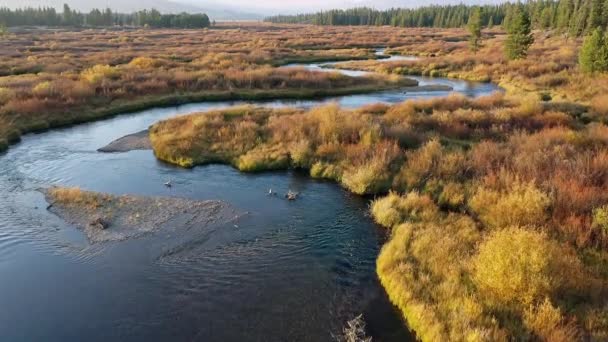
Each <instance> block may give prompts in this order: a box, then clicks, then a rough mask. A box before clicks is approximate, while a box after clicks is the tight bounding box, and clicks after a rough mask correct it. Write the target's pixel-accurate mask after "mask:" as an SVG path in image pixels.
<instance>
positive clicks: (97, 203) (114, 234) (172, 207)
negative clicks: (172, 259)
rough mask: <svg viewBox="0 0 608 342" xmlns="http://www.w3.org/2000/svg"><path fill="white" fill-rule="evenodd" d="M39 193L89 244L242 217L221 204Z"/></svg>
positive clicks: (73, 192) (57, 191) (51, 191)
mask: <svg viewBox="0 0 608 342" xmlns="http://www.w3.org/2000/svg"><path fill="white" fill-rule="evenodd" d="M43 193H44V195H45V198H46V200H47V202H48V203H50V205H49V207H48V210H49V211H50V212H52V213H54V214H56V215H57V216H59V217H60V218H62V219H63V220H65V221H66V222H68V223H70V224H72V225H74V226H76V227H77V228H79V229H81V230H82V231H84V233H85V234H86V236H87V239H88V240H89V242H90V243H92V244H95V243H101V242H109V241H121V240H126V239H131V238H137V237H140V236H143V235H146V234H149V233H153V232H156V231H158V230H161V229H172V230H181V229H184V230H189V229H191V228H196V229H201V228H202V229H204V228H208V227H212V226H216V225H218V224H223V223H227V222H230V221H233V220H237V219H238V218H239V217H240V216H242V215H241V214H239V213H238V212H237V211H236V210H235V209H234V208H232V207H231V206H230V205H228V204H227V203H225V202H221V201H196V200H189V199H183V198H173V197H143V196H132V195H123V196H114V195H109V194H103V193H97V192H91V191H83V190H80V189H77V188H58V187H53V188H50V189H45V190H43Z"/></svg>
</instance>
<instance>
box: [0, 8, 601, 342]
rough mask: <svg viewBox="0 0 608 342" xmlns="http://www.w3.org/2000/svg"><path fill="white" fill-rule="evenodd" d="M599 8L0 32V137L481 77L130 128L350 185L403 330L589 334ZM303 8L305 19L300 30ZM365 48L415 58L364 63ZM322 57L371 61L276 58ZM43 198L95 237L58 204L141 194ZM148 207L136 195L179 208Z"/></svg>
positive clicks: (595, 302)
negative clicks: (410, 94) (425, 94)
mask: <svg viewBox="0 0 608 342" xmlns="http://www.w3.org/2000/svg"><path fill="white" fill-rule="evenodd" d="M598 13H599V14H598ZM605 13H608V4H605V2H602V1H586V0H580V1H568V0H560V1H530V2H527V3H526V4H524V5H515V4H508V5H500V6H486V7H483V8H481V9H480V8H472V7H469V6H465V5H461V6H445V7H443V6H437V7H432V8H424V9H420V10H412V11H409V10H403V11H398V10H394V11H385V12H379V11H373V10H366V9H359V10H352V11H331V12H324V13H319V14H311V15H301V16H279V17H272V18H269V19H268V21H271V23H220V24H217V25H215V26H214V27H213V28H212V29H204V30H174V29H162V30H161V29H147V28H146V29H144V28H122V29H106V30H98V29H90V28H84V29H78V30H71V29H56V30H39V29H22V30H13V31H11V32H9V33H8V34H5V35H3V36H2V38H0V39H2V40H3V41H2V42H3V43H5V45H6V46H8V47H9V49H3V50H2V51H0V54H1V55H2V57H3V59H2V62H1V63H0V73H2V77H0V150H2V149H7V148H8V144H10V143H14V142H17V141H18V140H19V138H20V135H21V134H22V133H25V132H37V131H41V130H44V129H47V128H50V127H55V126H62V125H68V124H73V123H78V122H84V121H89V120H93V119H96V118H101V117H104V116H109V115H113V114H118V113H122V112H126V111H132V110H136V109H141V108H147V107H151V106H163V105H173V104H178V103H184V102H192V101H212V100H223V99H245V100H251V101H254V100H262V99H270V98H281V97H288V98H310V97H315V96H325V95H336V94H351V93H359V92H370V91H379V90H385V89H407V87H412V86H416V85H417V82H416V81H415V80H413V79H410V78H408V76H419V75H423V76H430V77H449V78H459V79H466V80H471V81H481V82H493V83H496V84H499V85H500V86H501V87H503V88H504V90H505V91H504V92H497V93H495V94H492V95H489V96H483V97H478V98H469V97H465V96H463V95H459V94H452V95H450V96H448V97H442V98H434V99H417V100H409V101H406V102H403V103H399V104H393V105H389V104H381V103H378V104H368V105H366V106H363V107H360V108H354V109H351V108H342V107H340V106H339V105H337V104H330V105H324V106H318V107H315V108H299V107H282V108H271V107H263V106H259V105H257V104H255V103H254V104H250V105H242V106H237V107H231V108H226V109H215V110H211V111H206V112H201V113H192V114H187V115H180V116H176V117H172V118H168V119H164V120H161V121H158V122H156V123H155V124H153V125H152V126H151V127H150V128H149V131H148V133H147V134H148V135H149V142H148V140H146V139H145V134H146V133H139V134H137V135H133V136H131V137H129V139H131V138H134V139H136V140H135V143H136V145H137V146H139V147H140V148H146V147H148V144H150V145H151V147H152V149H153V151H154V155H155V156H156V158H157V159H159V160H161V161H164V162H167V163H170V164H174V165H177V166H181V167H185V168H193V167H196V166H200V165H207V164H214V163H221V164H227V165H231V166H233V167H234V168H236V169H238V170H239V171H242V172H248V173H260V172H263V171H273V170H290V169H295V170H301V171H304V172H306V173H307V174H309V175H310V176H311V177H313V178H317V179H326V180H330V181H333V182H336V183H338V184H340V185H341V186H342V187H343V188H345V189H347V190H348V191H350V192H352V193H354V194H357V195H361V196H364V198H366V199H368V200H369V202H370V204H369V211H370V212H371V215H372V217H373V219H374V220H375V221H376V223H377V224H378V225H380V226H382V227H384V228H386V233H387V237H388V238H387V241H386V243H385V245H384V246H383V247H382V250H381V252H380V254H379V256H378V259H377V262H376V272H377V275H378V277H379V280H380V282H381V284H382V286H383V287H384V289H385V290H386V292H387V294H388V297H389V298H390V300H391V302H392V303H393V304H394V305H395V306H396V307H397V308H398V309H399V312H400V313H401V314H402V316H403V318H404V320H405V322H406V323H407V326H408V327H409V328H410V329H412V330H413V331H414V332H415V334H416V337H417V338H418V339H420V340H423V341H510V340H542V341H577V340H580V341H601V340H606V339H608V310H607V309H606V308H607V307H608V301H607V298H608V292H607V289H608V272H607V271H606V270H607V269H608V126H607V124H608V95H607V94H608V75H607V74H606V70H608V64H606V61H607V60H608V57H607V55H606V54H607V53H608V52H607V51H608V48H607V45H606V44H607V43H606V38H605V36H604V30H605V28H606V24H608V22H606V20H603V19H602V18H603V17H604V16H605ZM456 14H459V15H458V16H456ZM472 14H473V15H472ZM364 16H365V17H366V18H367V20H362V19H361V18H363V17H364ZM353 18H354V19H353ZM420 18H422V19H420ZM566 19H568V20H566ZM311 20H312V22H313V23H315V24H318V25H322V26H314V25H304V24H302V22H311ZM354 21H357V22H356V23H355V22H354ZM286 22H289V23H291V24H284V23H286ZM346 24H349V25H353V24H356V26H345V25H346ZM389 24H390V25H392V26H382V25H389ZM465 24H468V30H467V29H466V28H464V27H463V26H464V25H465ZM367 25H369V26H367ZM411 26H417V27H416V28H411ZM420 26H423V27H424V28H421V27H420ZM482 27H483V29H482ZM380 47H386V48H387V49H386V50H385V53H387V54H391V55H399V56H417V57H418V58H416V59H400V60H391V61H388V62H387V61H380V60H378V59H379V58H380V56H378V54H376V49H377V48H380ZM324 61H325V62H329V61H333V62H341V63H337V64H333V63H332V64H331V68H337V69H345V70H361V71H369V72H370V73H369V74H365V75H364V76H362V77H351V76H347V75H345V74H342V73H340V72H335V71H333V72H322V71H311V70H308V69H306V68H302V67H293V68H285V67H280V66H284V65H286V64H291V63H313V62H324ZM142 139H143V140H142ZM46 196H47V198H48V199H52V201H53V202H54V203H55V204H54V205H55V206H57V208H59V209H58V210H59V211H58V213H59V214H60V216H61V215H63V216H65V217H67V218H66V220H71V221H72V222H73V223H74V224H76V225H77V226H80V227H81V228H83V229H84V230H85V231H87V232H91V231H93V232H97V233H96V234H97V235H99V234H100V233H99V232H101V231H105V229H101V230H99V229H98V230H95V229H94V228H95V227H93V228H91V227H92V226H91V224H90V223H91V221H90V219H89V218H86V219H85V218H82V217H76V218H74V217H73V215H75V213H78V212H80V211H81V210H82V208H84V209H85V210H86V211H88V212H90V213H91V215H96V216H99V215H106V216H108V217H113V214H112V213H108V212H107V210H110V211H112V212H114V211H115V210H118V209H116V208H123V207H124V206H125V205H124V203H126V202H129V201H131V202H129V203H131V204H132V203H135V202H137V203H140V204H138V205H140V206H141V203H144V204H145V203H146V202H145V201H143V202H142V200H141V199H135V200H133V199H129V198H128V197H124V198H116V197H112V196H110V195H104V194H99V193H91V192H85V191H81V190H79V189H65V188H52V189H51V190H48V191H47V192H46ZM125 201H126V202H125ZM133 201H135V202H133ZM156 201H160V200H159V199H157V200H156ZM164 201H165V202H162V203H160V202H158V203H156V202H155V203H153V204H154V205H155V206H161V207H166V208H169V209H168V210H169V211H173V210H176V211H182V210H186V209H184V208H185V207H184V206H187V205H188V204H187V203H186V202H183V203H182V202H179V203H178V204H179V205H177V204H175V203H172V202H171V203H170V201H169V200H166V199H165V200H164ZM167 201H169V202H167ZM184 201H186V200H184ZM216 204H217V203H216ZM138 205H134V207H135V208H137V207H138ZM217 205H218V206H219V207H221V205H219V204H217ZM219 207H218V208H219ZM205 208H207V207H206V206H205ZM214 208H215V207H214ZM150 210H151V209H148V211H147V213H148V214H149V212H150ZM214 210H215V209H214ZM218 210H219V209H218ZM66 213H67V214H66ZM70 213H71V214H70ZM124 213H125V215H127V217H131V216H130V215H134V214H133V213H131V212H124ZM148 214H146V215H148ZM70 215H72V216H70ZM205 215H206V214H205ZM195 216H196V215H195ZM69 217H72V218H71V219H69ZM136 217H137V218H139V217H140V216H136ZM151 217H152V218H153V217H154V216H153V215H152V216H151ZM196 217H198V216H196ZM152 218H150V219H152ZM121 220H122V221H121ZM124 220H127V219H124ZM124 220H123V219H119V220H118V222H119V224H123V225H124V222H127V221H128V220H127V221H124ZM167 220H168V219H167ZM201 220H202V219H201ZM108 221H109V219H107V218H105V216H104V217H102V218H101V221H99V220H94V223H95V224H94V225H97V226H98V225H99V224H101V225H102V226H104V222H108ZM121 222H122V223H121ZM129 222H131V221H129ZM133 222H134V223H133ZM133 222H131V223H130V224H132V225H134V226H138V227H139V226H141V225H142V224H143V223H142V222H140V221H133ZM146 222H147V221H146ZM163 222H164V221H163ZM159 224H160V225H162V224H163V223H159ZM159 224H157V225H156V226H158V225H159ZM143 225H144V226H145V224H143ZM156 226H155V227H156ZM104 234H105V233H104ZM97 235H95V236H97ZM89 237H90V236H89ZM102 240H103V239H102ZM256 241H257V240H256ZM364 326H365V322H364V321H363V319H362V318H361V317H357V318H356V319H355V320H353V321H351V323H350V324H349V329H347V330H345V334H347V335H349V336H351V338H356V337H357V336H361V339H366V338H367V337H366V334H365V331H363V330H364V329H363V327H364ZM353 336H354V337H353Z"/></svg>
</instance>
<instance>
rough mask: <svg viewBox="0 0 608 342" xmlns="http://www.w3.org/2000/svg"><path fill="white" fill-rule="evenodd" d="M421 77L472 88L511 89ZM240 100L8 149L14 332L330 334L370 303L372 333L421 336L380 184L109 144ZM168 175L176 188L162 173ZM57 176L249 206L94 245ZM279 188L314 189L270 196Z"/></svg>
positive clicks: (237, 337) (387, 98)
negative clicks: (376, 219) (179, 160)
mask: <svg viewBox="0 0 608 342" xmlns="http://www.w3.org/2000/svg"><path fill="white" fill-rule="evenodd" d="M393 58H396V57H393ZM317 67H318V66H315V65H310V66H307V68H311V69H314V68H317ZM345 72H346V73H348V71H345ZM417 79H418V80H419V81H420V82H421V84H425V82H428V83H435V84H436V83H441V84H448V85H451V86H453V87H454V90H455V91H456V92H460V93H464V94H467V95H469V96H479V95H485V94H489V93H492V92H494V91H496V90H498V88H497V87H496V86H494V85H491V84H479V83H470V82H463V81H456V80H448V79H428V78H417ZM446 94H447V92H434V93H404V92H403V91H399V90H394V91H385V92H378V93H374V94H367V95H352V96H342V97H337V98H331V99H323V100H314V101H271V102H265V103H263V104H264V105H268V106H275V107H279V106H302V107H310V106H314V105H319V104H322V103H326V102H338V103H339V104H341V105H342V106H345V107H358V106H361V105H365V104H370V103H376V102H385V103H396V102H400V101H403V100H406V99H409V98H418V97H430V96H445V95H446ZM235 104H242V102H221V103H217V102H216V103H197V104H189V105H183V106H179V107H173V108H158V109H150V110H145V111H142V112H139V113H133V114H127V115H122V116H118V117H115V118H112V119H107V120H103V121H98V122H94V123H88V124H83V125H78V126H74V127H70V128H65V129H57V130H53V131H50V132H47V133H43V134H38V135H27V136H25V137H24V139H23V141H22V142H21V143H20V144H18V145H15V146H13V147H11V148H10V150H9V151H8V152H7V153H5V154H3V155H0V196H1V198H2V199H1V202H0V303H2V310H0V334H1V336H2V340H3V341H34V340H40V341H42V340H43V341H83V340H86V341H114V340H120V341H167V340H174V341H329V340H332V335H335V334H339V333H340V331H341V329H342V327H343V326H344V324H345V322H346V321H347V320H348V319H351V318H353V317H354V316H356V315H358V314H360V313H363V314H364V316H365V320H366V321H367V325H368V333H369V334H370V335H372V336H373V337H374V340H375V341H404V340H405V341H407V340H412V339H413V338H412V335H411V334H410V333H409V332H408V331H407V330H406V329H405V328H404V325H403V323H402V322H401V320H400V318H399V313H398V312H397V311H396V310H395V309H394V308H393V307H392V306H391V305H390V303H389V302H388V300H387V298H386V295H385V294H384V291H383V290H382V288H381V286H380V285H379V283H378V280H377V278H376V275H375V259H376V257H377V255H378V252H379V248H380V246H381V245H382V243H383V241H384V240H385V238H386V232H385V231H384V230H383V229H381V228H379V227H378V226H376V225H375V224H374V223H373V221H372V219H371V218H370V217H368V214H367V212H368V211H367V209H368V200H367V199H364V198H361V197H358V196H354V195H352V194H349V193H348V192H346V191H344V190H343V189H341V188H340V187H339V186H337V185H335V184H332V183H329V182H323V181H315V180H311V179H309V178H308V177H307V176H306V175H303V174H299V173H297V172H277V173H264V174H255V175H250V174H242V173H239V172H237V171H235V170H233V169H232V168H230V167H227V166H220V165H212V166H205V167H197V168H195V169H192V170H184V169H179V168H176V167H173V166H170V165H166V164H164V163H161V162H158V161H157V160H156V159H155V158H154V156H153V155H152V152H151V151H133V152H129V153H121V154H103V153H98V152H96V150H97V149H98V148H99V147H101V146H104V145H106V144H107V143H109V142H111V141H113V140H114V139H117V138H119V137H121V136H124V135H127V134H130V133H134V132H138V131H140V130H143V129H146V128H147V127H148V126H149V125H151V124H153V123H154V122H156V121H158V120H160V119H165V118H168V117H172V116H175V115H179V114H186V113H191V112H196V111H204V110H209V109H215V108H222V107H227V106H231V105H235ZM168 179H171V180H172V182H173V184H174V186H173V187H172V188H171V189H168V188H165V187H164V186H163V183H164V182H165V181H166V180H168ZM51 185H62V186H78V187H81V188H83V189H87V190H94V191H101V192H108V193H113V194H127V193H128V194H136V195H150V196H177V197H184V198H191V199H218V200H224V201H226V202H228V203H230V204H232V205H233V206H234V207H236V208H237V209H238V210H240V211H242V212H247V213H248V214H247V215H245V216H244V217H243V218H242V219H241V220H240V222H238V224H237V225H235V224H234V223H230V224H226V225H221V226H219V227H216V228H214V229H213V230H212V231H207V232H204V233H197V232H192V233H188V234H185V235H184V236H179V237H175V236H165V235H163V234H162V233H157V234H152V235H149V236H146V237H143V238H140V239H135V240H130V241H125V242H119V243H108V244H98V245H89V244H88V243H87V241H86V239H85V238H84V236H83V235H82V234H81V233H80V232H79V231H78V230H76V229H75V228H73V227H70V226H68V225H66V224H65V223H64V222H62V221H61V220H60V219H59V218H57V217H56V216H54V215H53V214H50V213H49V212H47V211H46V205H47V204H46V203H45V201H44V199H43V197H42V195H41V194H40V193H39V192H38V191H37V189H39V188H40V187H48V186H51ZM269 188H272V189H273V190H274V191H276V192H279V193H283V192H286V191H287V190H294V191H298V192H300V193H302V197H301V199H299V200H298V201H296V202H287V201H285V200H282V199H281V198H276V197H268V196H267V195H266V193H267V191H268V189H269Z"/></svg>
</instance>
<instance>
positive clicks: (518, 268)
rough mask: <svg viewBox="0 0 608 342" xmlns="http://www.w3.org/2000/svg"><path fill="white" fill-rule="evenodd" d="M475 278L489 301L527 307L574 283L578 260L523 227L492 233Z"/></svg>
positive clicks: (477, 260)
mask: <svg viewBox="0 0 608 342" xmlns="http://www.w3.org/2000/svg"><path fill="white" fill-rule="evenodd" d="M474 267H475V272H474V276H473V279H474V281H475V284H476V285H477V287H478V289H479V291H480V292H481V293H482V294H483V295H484V297H485V298H487V299H488V300H489V301H490V302H492V303H494V304H497V305H506V306H508V307H513V306H519V305H524V306H528V305H530V304H533V303H535V302H536V301H538V300H542V299H543V298H545V297H551V296H552V295H554V294H556V292H557V291H558V290H560V289H562V288H564V287H565V286H567V285H570V284H571V280H572V279H567V278H569V277H573V278H576V277H575V275H576V274H578V273H580V268H581V265H580V263H579V262H578V260H577V259H573V258H571V257H570V255H569V253H567V251H566V250H565V249H564V248H563V247H561V246H560V245H559V244H558V243H557V242H554V241H552V240H549V239H548V238H547V236H545V235H544V234H542V233H538V232H535V231H531V230H526V229H522V228H507V229H503V230H499V231H496V232H494V233H492V234H491V235H490V236H489V237H488V238H487V239H486V240H485V241H484V242H483V243H482V244H481V246H480V247H479V253H478V254H477V256H476V257H475V260H474Z"/></svg>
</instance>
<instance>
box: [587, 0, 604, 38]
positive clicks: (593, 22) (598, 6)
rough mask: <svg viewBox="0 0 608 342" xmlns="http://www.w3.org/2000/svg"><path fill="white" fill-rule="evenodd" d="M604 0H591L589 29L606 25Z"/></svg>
mask: <svg viewBox="0 0 608 342" xmlns="http://www.w3.org/2000/svg"><path fill="white" fill-rule="evenodd" d="M603 7H604V0H591V11H590V13H589V19H588V22H587V30H588V31H591V30H595V28H597V27H603V26H604V18H603V14H604V10H603Z"/></svg>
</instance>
